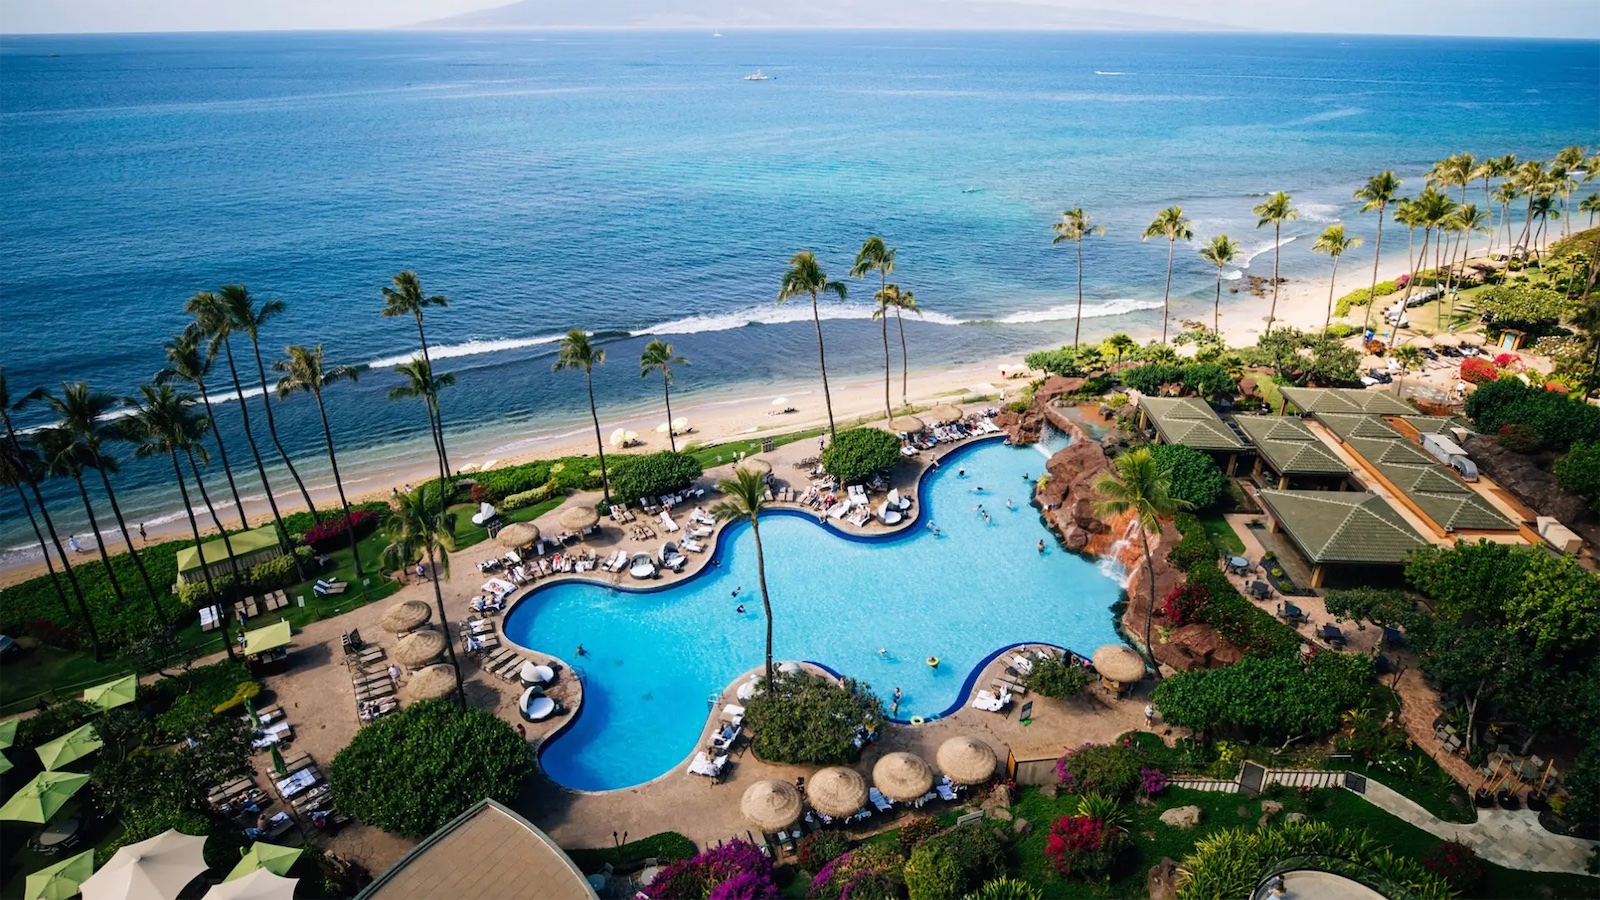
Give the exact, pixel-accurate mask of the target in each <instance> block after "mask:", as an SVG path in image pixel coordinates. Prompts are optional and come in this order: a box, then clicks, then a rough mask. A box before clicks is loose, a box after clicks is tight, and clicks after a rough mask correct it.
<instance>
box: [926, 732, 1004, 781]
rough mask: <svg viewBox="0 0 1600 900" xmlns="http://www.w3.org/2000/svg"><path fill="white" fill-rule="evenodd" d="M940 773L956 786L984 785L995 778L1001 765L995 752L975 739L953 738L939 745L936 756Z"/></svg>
mask: <svg viewBox="0 0 1600 900" xmlns="http://www.w3.org/2000/svg"><path fill="white" fill-rule="evenodd" d="M933 760H934V762H937V763H938V764H939V771H941V772H943V773H944V774H945V775H946V776H948V777H949V778H950V780H951V781H954V782H955V783H956V784H982V783H984V782H985V781H988V780H989V779H990V778H992V777H994V770H995V769H996V768H997V767H998V766H999V765H1000V761H999V760H998V759H996V758H995V755H994V750H993V749H991V748H990V747H989V745H988V744H985V743H984V742H983V741H980V740H978V739H977V738H974V737H964V736H963V737H953V738H951V739H950V740H948V741H945V742H944V743H942V744H940V745H939V752H938V753H936V754H934V757H933Z"/></svg>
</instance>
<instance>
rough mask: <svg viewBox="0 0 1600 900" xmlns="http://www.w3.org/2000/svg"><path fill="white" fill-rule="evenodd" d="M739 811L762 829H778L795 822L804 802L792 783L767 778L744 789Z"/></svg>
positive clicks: (803, 807) (802, 809)
mask: <svg viewBox="0 0 1600 900" xmlns="http://www.w3.org/2000/svg"><path fill="white" fill-rule="evenodd" d="M739 810H740V811H741V812H743V813H744V817H745V818H746V819H749V820H750V824H752V825H754V826H756V827H757V828H759V829H761V830H762V831H780V830H782V829H785V828H788V827H789V826H790V825H793V824H794V823H795V822H797V821H799V819H800V814H801V813H802V812H804V811H805V803H804V802H802V801H801V799H800V791H798V790H796V789H795V786H794V785H792V784H790V783H789V782H787V781H778V780H776V779H770V778H769V779H765V780H762V781H758V782H756V783H755V784H752V785H750V786H749V787H748V788H746V789H745V792H744V799H743V800H741V801H739Z"/></svg>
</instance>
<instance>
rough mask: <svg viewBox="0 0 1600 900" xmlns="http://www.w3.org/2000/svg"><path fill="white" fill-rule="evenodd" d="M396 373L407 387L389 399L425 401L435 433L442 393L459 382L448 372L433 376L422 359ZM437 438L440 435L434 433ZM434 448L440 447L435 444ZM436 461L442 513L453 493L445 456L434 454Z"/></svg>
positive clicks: (395, 390) (397, 388)
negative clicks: (449, 489)
mask: <svg viewBox="0 0 1600 900" xmlns="http://www.w3.org/2000/svg"><path fill="white" fill-rule="evenodd" d="M394 370H395V373H396V374H398V375H399V376H400V377H401V378H404V379H405V383H404V384H400V385H396V386H395V387H392V388H390V389H389V399H390V400H410V399H412V398H415V397H421V398H422V404H423V406H425V407H426V408H427V410H428V427H429V431H433V422H434V421H435V420H436V419H437V418H438V413H439V391H440V390H442V389H443V388H447V387H450V386H451V385H453V384H455V383H456V376H455V375H454V373H451V372H446V373H444V374H443V375H434V374H433V365H432V364H431V363H429V362H428V361H427V360H425V359H422V358H420V357H418V358H414V359H410V360H407V361H406V362H403V363H401V364H400V365H398V366H395V367H394ZM433 434H434V437H435V438H436V439H437V437H438V432H436V431H434V432H433ZM434 446H435V448H437V447H438V444H437V443H435V445H434ZM435 461H436V462H438V463H439V509H440V510H441V511H442V510H443V509H444V508H445V507H446V506H448V505H449V502H450V492H449V491H448V490H446V488H447V487H448V482H449V478H448V477H447V474H448V470H447V469H445V461H444V457H443V456H441V455H437V454H435Z"/></svg>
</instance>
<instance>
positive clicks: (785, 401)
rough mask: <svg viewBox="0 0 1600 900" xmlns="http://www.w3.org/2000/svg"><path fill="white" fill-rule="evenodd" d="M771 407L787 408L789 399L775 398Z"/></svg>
mask: <svg viewBox="0 0 1600 900" xmlns="http://www.w3.org/2000/svg"><path fill="white" fill-rule="evenodd" d="M772 405H773V406H788V405H789V398H788V397H776V398H774V399H773V401H772Z"/></svg>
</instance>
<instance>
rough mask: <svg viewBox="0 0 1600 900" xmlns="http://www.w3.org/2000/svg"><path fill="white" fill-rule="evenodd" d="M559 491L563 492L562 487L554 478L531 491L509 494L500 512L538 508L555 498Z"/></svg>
mask: <svg viewBox="0 0 1600 900" xmlns="http://www.w3.org/2000/svg"><path fill="white" fill-rule="evenodd" d="M559 490H561V485H560V484H559V483H558V482H557V481H556V480H555V479H553V478H552V479H550V480H549V481H546V482H545V483H544V484H541V485H539V486H538V487H536V488H534V489H533V490H531V491H519V492H517V493H515V494H507V495H506V497H505V499H503V500H501V501H500V510H501V511H502V512H511V511H512V510H517V509H524V508H526V507H529V506H537V505H538V504H540V503H543V502H545V501H546V500H549V499H550V498H551V497H554V496H555V495H556V492H557V491H559Z"/></svg>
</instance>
